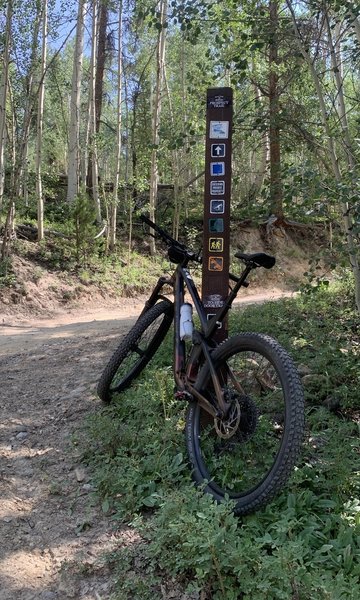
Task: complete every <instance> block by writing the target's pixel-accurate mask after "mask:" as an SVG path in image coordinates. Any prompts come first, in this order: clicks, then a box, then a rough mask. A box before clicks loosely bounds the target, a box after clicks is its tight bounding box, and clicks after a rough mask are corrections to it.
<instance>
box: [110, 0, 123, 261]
mask: <svg viewBox="0 0 360 600" xmlns="http://www.w3.org/2000/svg"><path fill="white" fill-rule="evenodd" d="M122 21H123V3H122V0H120V3H119V30H118V59H117V102H116V109H117V111H116V112H117V119H116V155H115V173H114V195H113V200H112V202H111V204H110V222H109V248H110V250H111V251H113V250H114V248H115V244H116V214H117V204H118V193H119V180H120V166H121V124H122V118H121V117H122V112H121V111H122V41H123V36H122Z"/></svg>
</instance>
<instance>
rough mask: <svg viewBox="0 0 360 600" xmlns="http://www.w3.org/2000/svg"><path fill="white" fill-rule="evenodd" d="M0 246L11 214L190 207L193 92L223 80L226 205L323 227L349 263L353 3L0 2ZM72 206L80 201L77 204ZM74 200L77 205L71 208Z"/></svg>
mask: <svg viewBox="0 0 360 600" xmlns="http://www.w3.org/2000/svg"><path fill="white" fill-rule="evenodd" d="M0 20H1V25H2V27H1V31H2V34H1V36H0V53H1V57H2V60H1V66H0V224H1V227H2V229H1V231H2V234H1V235H2V250H1V257H2V260H4V259H5V258H6V257H7V255H8V253H9V244H10V239H11V230H12V229H13V227H14V218H15V214H16V215H17V218H18V219H22V220H23V221H24V220H26V219H28V220H29V219H30V220H31V219H33V220H35V221H34V222H35V223H36V226H37V236H38V239H39V240H41V239H43V238H44V236H45V235H46V228H47V227H49V226H50V225H51V226H52V225H53V223H54V222H61V221H63V222H64V221H66V220H67V219H69V218H71V216H73V215H74V210H75V213H76V210H77V211H79V210H81V211H85V212H86V213H87V214H88V219H89V220H91V221H93V222H96V223H97V230H98V231H101V230H102V229H104V231H105V233H106V236H107V248H108V250H109V251H110V252H111V251H113V250H114V249H115V246H116V242H117V236H118V234H119V232H128V231H131V222H132V214H133V209H134V206H135V205H136V203H137V202H138V200H139V199H141V201H142V203H143V204H144V203H146V204H147V208H148V210H149V212H150V215H152V216H153V218H157V219H159V218H162V216H163V215H166V218H167V219H168V220H169V221H171V222H172V223H173V233H174V235H178V233H179V229H180V226H181V225H182V224H183V223H184V222H185V221H189V220H191V219H196V218H201V206H202V195H203V179H202V176H203V171H204V142H205V140H204V137H205V136H204V134H205V132H204V130H205V102H206V90H207V89H208V88H209V87H222V86H230V87H232V88H233V90H234V131H233V147H234V151H233V187H232V207H231V210H232V215H233V218H234V219H236V218H252V219H255V220H256V219H257V220H260V219H261V220H263V221H264V220H265V221H266V220H269V218H270V219H271V222H272V223H273V224H275V225H278V226H286V224H287V223H289V222H291V223H293V222H294V221H296V222H298V223H301V224H306V223H309V222H313V221H314V220H316V222H318V223H321V224H323V226H324V227H328V228H330V229H331V231H332V232H333V231H335V232H336V234H337V235H338V239H339V241H340V242H341V244H342V248H343V251H344V256H346V257H347V258H346V260H347V262H348V264H349V266H350V268H351V270H352V272H353V275H354V279H355V290H356V302H357V306H358V309H359V310H360V274H359V232H360V203H359V123H360V114H359V106H360V103H359V99H360V83H359V65H360V7H359V5H358V3H357V2H355V1H352V2H351V1H346V2H339V1H338V0H326V1H325V2H324V1H321V2H317V1H316V0H315V1H311V2H306V1H305V2H294V1H291V0H286V1H285V2H281V1H279V0H266V1H262V0H259V1H254V0H251V1H245V2H235V1H234V0H224V1H223V2H221V3H218V2H214V1H213V0H172V1H168V0H158V1H157V2H155V1H153V0H141V1H140V2H139V1H138V0H120V1H117V2H114V1H111V0H92V1H89V2H85V0H79V2H64V1H63V0H56V1H54V0H41V1H39V0H28V1H27V2H24V1H23V0H10V1H9V2H1V3H0ZM79 206H80V209H79ZM74 207H77V209H74Z"/></svg>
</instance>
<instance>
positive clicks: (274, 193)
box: [269, 0, 284, 219]
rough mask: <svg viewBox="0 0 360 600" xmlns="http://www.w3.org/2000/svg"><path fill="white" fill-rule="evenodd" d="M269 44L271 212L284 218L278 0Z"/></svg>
mask: <svg viewBox="0 0 360 600" xmlns="http://www.w3.org/2000/svg"><path fill="white" fill-rule="evenodd" d="M269 13H270V45H269V111H270V117H269V118H270V125H269V147H270V213H271V214H272V215H275V217H277V218H278V219H283V218H284V210H283V190H282V181H281V155H280V123H279V114H280V107H279V86H278V82H279V75H278V66H279V53H278V27H279V16H278V0H270V2H269Z"/></svg>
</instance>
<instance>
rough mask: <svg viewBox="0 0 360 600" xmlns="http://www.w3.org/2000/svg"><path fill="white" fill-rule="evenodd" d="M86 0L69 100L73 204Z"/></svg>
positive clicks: (80, 12) (69, 196)
mask: <svg viewBox="0 0 360 600" xmlns="http://www.w3.org/2000/svg"><path fill="white" fill-rule="evenodd" d="M85 8H86V0H79V6H78V16H77V26H76V39H75V49H74V64H73V74H72V87H71V100H70V130H69V145H68V188H67V201H68V202H73V201H74V199H75V197H76V196H77V194H78V193H79V183H80V140H79V136H80V101H81V76H82V66H83V52H84V18H85Z"/></svg>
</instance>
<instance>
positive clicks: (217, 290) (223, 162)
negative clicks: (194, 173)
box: [202, 88, 233, 342]
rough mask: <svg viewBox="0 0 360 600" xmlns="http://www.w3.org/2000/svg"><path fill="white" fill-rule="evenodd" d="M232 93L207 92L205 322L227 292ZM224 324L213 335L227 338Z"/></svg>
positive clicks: (203, 289) (217, 338) (204, 233)
mask: <svg viewBox="0 0 360 600" xmlns="http://www.w3.org/2000/svg"><path fill="white" fill-rule="evenodd" d="M232 118H233V92H232V89H231V88H211V89H209V90H208V91H207V110H206V149H205V191H204V230H203V266H202V301H203V305H204V308H205V311H206V315H207V318H208V319H211V318H212V316H213V315H214V314H215V313H216V312H217V310H218V309H219V308H221V306H223V303H224V300H225V298H226V296H227V295H228V291H229V266H230V251H229V250H230V198H231V152H232V148H231V140H232ZM227 330H228V327H227V320H226V319H225V320H224V322H223V323H222V326H221V327H220V328H219V329H218V331H217V332H216V335H215V339H216V341H218V342H220V341H222V340H224V339H226V338H227V335H228V331H227Z"/></svg>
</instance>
